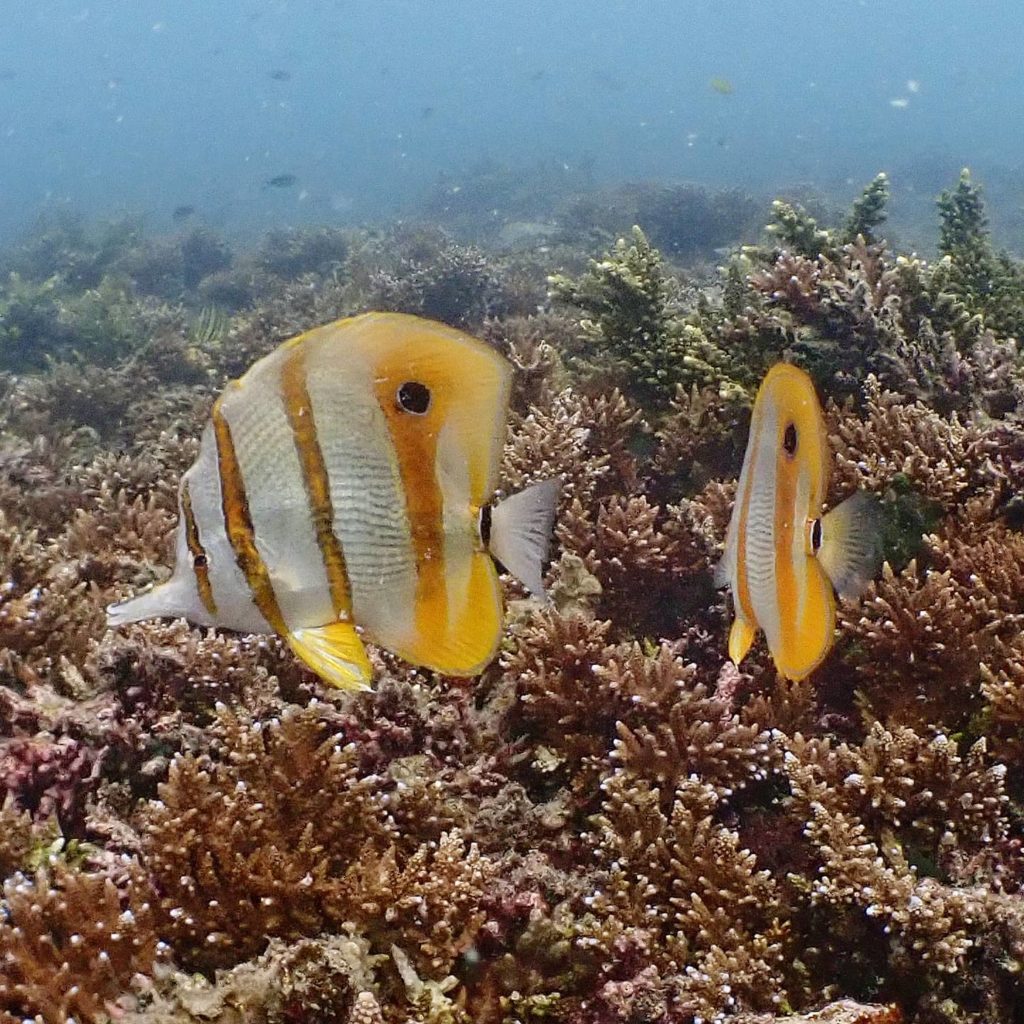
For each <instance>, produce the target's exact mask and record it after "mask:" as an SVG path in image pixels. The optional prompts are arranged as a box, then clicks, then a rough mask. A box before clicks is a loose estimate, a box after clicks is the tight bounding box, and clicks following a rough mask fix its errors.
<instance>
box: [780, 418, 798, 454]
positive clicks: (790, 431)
mask: <svg viewBox="0 0 1024 1024" xmlns="http://www.w3.org/2000/svg"><path fill="white" fill-rule="evenodd" d="M782 448H783V450H784V451H785V453H786V454H787V455H790V456H792V455H796V427H795V426H794V425H793V424H792V423H790V424H789V425H788V426H787V427H786V432H785V433H784V434H783V435H782Z"/></svg>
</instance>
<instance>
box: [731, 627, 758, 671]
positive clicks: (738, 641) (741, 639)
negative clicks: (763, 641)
mask: <svg viewBox="0 0 1024 1024" xmlns="http://www.w3.org/2000/svg"><path fill="white" fill-rule="evenodd" d="M756 632H757V629H756V627H754V626H751V625H750V623H748V622H746V621H745V620H743V619H741V618H740V617H739V616H738V615H737V616H736V618H735V619H733V620H732V629H730V630H729V657H730V658H732V660H733V661H734V662H735V663H736V664H737V665H738V664H739V663H740V662H741V661H742V660H743V659H744V658H745V657H746V656H747V651H749V650H750V645H751V644H752V643H753V642H754V634H755V633H756Z"/></svg>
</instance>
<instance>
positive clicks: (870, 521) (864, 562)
mask: <svg viewBox="0 0 1024 1024" xmlns="http://www.w3.org/2000/svg"><path fill="white" fill-rule="evenodd" d="M881 560H882V545H881V509H880V507H879V501H878V499H877V498H876V497H875V496H874V495H873V494H868V492H867V491H857V492H856V493H855V494H852V495H851V496H850V497H849V498H847V499H846V501H843V502H841V503H840V504H839V505H837V506H836V507H835V508H834V509H832V511H831V512H829V513H827V514H826V515H825V516H824V517H823V518H822V520H821V547H820V548H819V549H818V561H819V562H820V563H821V567H822V569H824V570H825V575H826V576H828V578H829V579H830V580H831V581H832V586H833V587H835V591H836V593H837V594H838V595H839V596H840V597H842V598H846V599H850V598H855V597H860V595H861V594H863V593H864V591H865V589H866V588H867V585H868V584H869V583H870V582H871V580H872V578H873V577H874V576H875V574H876V573H877V572H878V568H879V565H880V563H881Z"/></svg>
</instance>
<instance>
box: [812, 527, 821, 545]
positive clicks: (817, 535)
mask: <svg viewBox="0 0 1024 1024" xmlns="http://www.w3.org/2000/svg"><path fill="white" fill-rule="evenodd" d="M811 550H812V551H820V550H821V520H820V519H815V520H814V522H813V523H812V524H811Z"/></svg>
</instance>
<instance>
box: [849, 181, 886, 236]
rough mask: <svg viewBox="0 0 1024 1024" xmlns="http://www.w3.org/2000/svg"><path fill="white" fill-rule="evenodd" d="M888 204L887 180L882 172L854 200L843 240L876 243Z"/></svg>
mask: <svg viewBox="0 0 1024 1024" xmlns="http://www.w3.org/2000/svg"><path fill="white" fill-rule="evenodd" d="M888 202H889V178H888V177H887V175H886V174H885V173H884V172H882V173H880V174H876V175H875V178H874V180H873V181H872V182H871V183H870V184H869V185H868V186H867V187H866V188H865V189H864V190H863V192H861V194H860V195H859V196H858V197H857V198H856V199H855V200H854V202H853V209H852V210H851V211H850V216H849V217H848V218H847V220H846V224H845V225H844V227H843V240H844V241H845V242H855V241H856V240H857V239H858V238H863V239H864V241H865V242H876V241H878V228H880V227H881V226H882V225H883V224H884V223H885V218H886V215H887V211H886V206H887V205H888Z"/></svg>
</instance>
